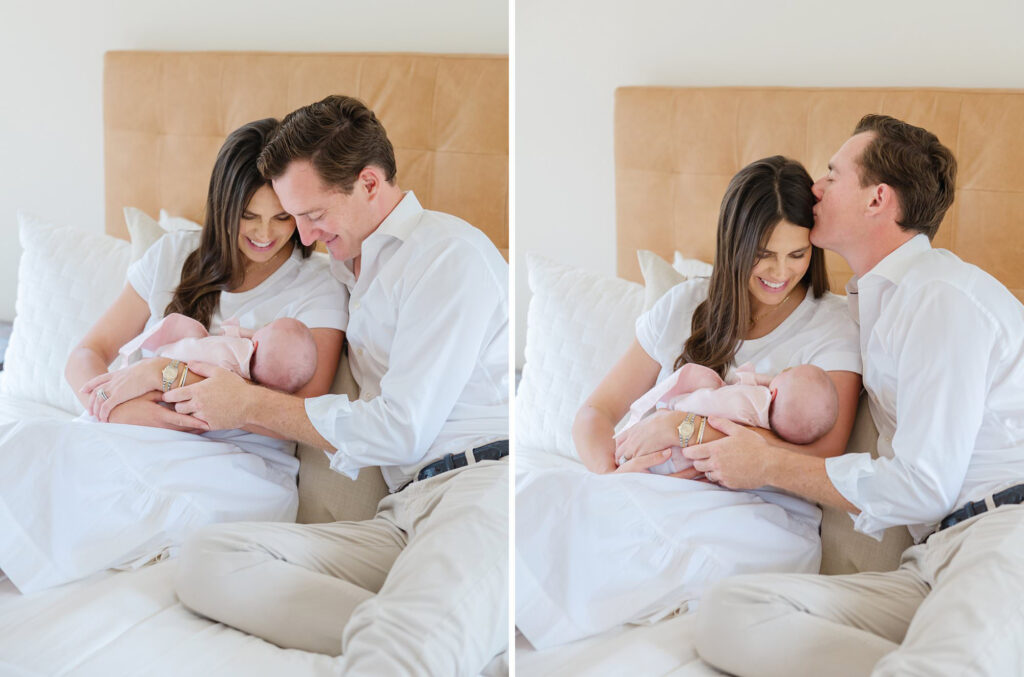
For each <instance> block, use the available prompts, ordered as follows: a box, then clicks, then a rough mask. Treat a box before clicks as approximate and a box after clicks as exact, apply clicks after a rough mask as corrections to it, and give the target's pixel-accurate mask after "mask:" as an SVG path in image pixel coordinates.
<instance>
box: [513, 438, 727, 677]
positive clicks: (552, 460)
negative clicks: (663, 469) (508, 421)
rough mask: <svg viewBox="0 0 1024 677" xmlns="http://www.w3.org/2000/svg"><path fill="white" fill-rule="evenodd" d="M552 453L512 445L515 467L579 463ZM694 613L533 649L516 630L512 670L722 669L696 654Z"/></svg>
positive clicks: (691, 672)
mask: <svg viewBox="0 0 1024 677" xmlns="http://www.w3.org/2000/svg"><path fill="white" fill-rule="evenodd" d="M578 464H579V462H578V461H574V460H570V459H567V458H564V457H562V456H558V455H556V454H552V453H548V452H545V451H543V450H540V449H534V448H530V447H525V448H524V447H518V446H517V447H516V473H517V474H518V473H520V472H524V471H543V470H545V469H551V468H564V467H568V466H576V465H578ZM694 621H695V616H694V614H692V613H691V614H685V615H680V616H673V617H670V618H666V619H664V620H662V621H659V622H658V623H655V624H653V625H623V626H620V627H618V628H615V629H613V630H609V631H608V632H605V633H602V634H600V635H596V636H594V637H589V638H587V639H583V640H580V641H578V642H571V643H569V644H563V645H562V646H556V647H552V648H550V649H545V650H544V651H537V650H535V649H534V648H533V647H532V646H531V645H530V643H529V642H528V641H526V639H525V638H524V637H523V636H522V635H520V634H519V633H518V632H517V633H516V640H515V641H516V643H515V652H516V674H520V675H530V676H531V677H542V676H545V675H567V674H571V675H574V676H580V677H604V676H606V675H607V676H608V677H612V676H616V677H617V676H618V675H624V674H640V675H645V676H646V675H651V676H652V677H654V676H660V675H673V676H674V677H683V676H685V677H697V676H707V675H721V674H723V673H721V672H719V671H717V670H715V669H714V668H712V667H710V666H708V664H707V663H705V662H704V661H702V660H701V659H700V658H698V657H697V653H696V651H695V650H694V648H693V639H692V637H693V624H694Z"/></svg>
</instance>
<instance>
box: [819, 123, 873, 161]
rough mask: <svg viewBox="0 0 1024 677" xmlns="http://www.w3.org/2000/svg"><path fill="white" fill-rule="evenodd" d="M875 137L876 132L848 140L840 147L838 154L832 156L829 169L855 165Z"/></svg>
mask: <svg viewBox="0 0 1024 677" xmlns="http://www.w3.org/2000/svg"><path fill="white" fill-rule="evenodd" d="M874 136H875V133H874V132H861V133H859V134H854V135H853V136H851V137H850V138H848V139H847V140H846V141H845V142H844V143H843V145H842V146H840V147H839V150H837V151H836V154H835V155H833V156H832V159H831V160H829V163H828V165H829V168H833V169H834V168H835V167H836V165H839V166H843V165H852V164H854V163H855V162H856V161H857V160H858V159H859V158H860V156H861V153H863V152H864V149H865V148H866V147H867V145H868V144H869V143H871V139H873V138H874Z"/></svg>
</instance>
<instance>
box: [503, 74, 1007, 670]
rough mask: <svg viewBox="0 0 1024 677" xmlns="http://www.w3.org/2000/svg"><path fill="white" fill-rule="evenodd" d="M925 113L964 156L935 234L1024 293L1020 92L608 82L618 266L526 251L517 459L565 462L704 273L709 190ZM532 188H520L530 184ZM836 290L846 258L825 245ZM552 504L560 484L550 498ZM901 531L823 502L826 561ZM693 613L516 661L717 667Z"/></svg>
mask: <svg viewBox="0 0 1024 677" xmlns="http://www.w3.org/2000/svg"><path fill="white" fill-rule="evenodd" d="M869 112H874V113H886V114H890V115H894V116H896V117H899V118H902V119H905V120H907V121H909V122H911V123H914V124H918V125H921V126H923V127H925V128H927V129H929V130H931V131H933V132H935V133H936V134H937V135H938V136H939V138H940V139H941V140H942V141H943V142H944V143H945V144H946V145H948V146H949V147H950V148H951V149H952V150H953V152H954V154H955V155H956V157H957V159H958V161H959V177H958V187H957V191H956V200H955V202H954V204H953V206H952V208H951V209H950V210H949V212H948V214H947V215H946V218H945V221H944V222H943V224H942V226H941V228H940V229H939V232H938V234H937V235H936V237H935V245H936V246H939V247H945V248H947V249H951V250H952V251H954V252H956V253H957V254H958V255H960V256H961V257H962V258H964V259H965V260H967V261H970V262H971V263H974V264H977V265H979V266H981V267H982V268H984V269H985V270H987V271H988V272H990V273H991V274H993V275H994V276H995V277H997V278H998V279H999V280H1000V281H1001V282H1002V283H1003V284H1005V285H1006V286H1007V287H1008V288H1009V289H1010V290H1011V291H1012V292H1013V293H1014V294H1015V295H1016V296H1017V297H1018V298H1021V299H1024V269H1022V268H1021V266H1020V261H1021V260H1024V235H1021V225H1022V224H1024V172H1021V170H1020V167H1021V166H1022V165H1024V92H1021V91H994V90H957V89H789V88H682V87H678V88H676V87H626V88H621V89H619V90H618V91H617V92H616V96H615V172H616V176H615V183H616V232H617V250H618V254H617V262H618V274H619V277H618V278H605V277H601V276H598V275H595V274H593V273H590V272H587V271H584V270H580V269H574V268H571V267H568V266H564V265H561V264H558V263H556V262H554V261H550V260H547V259H545V258H543V257H540V256H533V255H530V254H529V253H527V254H526V256H527V264H528V268H529V276H530V279H529V282H530V288H531V292H532V298H531V302H530V308H529V311H528V319H527V334H526V346H525V355H526V363H525V366H524V368H523V375H522V380H521V383H520V386H519V391H518V394H517V398H516V405H515V407H516V419H515V420H516V433H515V434H516V437H515V439H516V454H517V457H516V463H517V466H516V467H517V473H519V472H522V471H524V470H527V469H543V468H550V467H557V466H565V465H574V464H578V463H579V461H578V459H577V458H576V456H575V452H574V450H573V446H572V440H571V435H570V425H571V422H572V418H573V416H574V414H575V411H576V409H577V408H578V407H579V406H580V404H581V403H582V401H583V399H584V398H585V396H586V395H587V394H588V393H589V392H590V391H591V390H592V389H593V387H594V386H595V385H596V383H597V382H598V380H599V379H600V378H601V377H602V376H603V375H604V373H605V372H606V371H607V370H608V369H609V368H610V367H611V365H612V363H613V362H614V360H615V359H617V357H618V356H619V355H621V354H622V352H623V351H624V350H625V349H626V347H628V345H629V342H630V341H631V340H632V337H633V322H634V320H635V319H636V317H637V316H638V315H639V313H640V312H642V311H643V310H644V309H645V308H649V307H650V306H651V305H652V304H653V303H654V302H655V301H656V300H657V299H658V298H659V297H660V296H661V294H663V293H664V292H665V291H667V290H668V289H669V288H670V287H671V286H673V285H674V284H678V282H680V281H682V280H683V279H685V278H686V277H689V276H693V275H701V274H706V272H707V271H708V269H709V265H708V262H710V261H712V259H713V256H714V238H715V224H716V222H717V215H718V209H719V203H720V201H721V197H722V194H723V193H724V191H725V187H726V185H727V183H728V181H729V179H730V178H731V177H732V176H733V174H735V172H736V171H738V170H739V169H740V168H741V167H743V166H745V165H746V164H748V163H749V162H751V161H753V160H756V159H758V158H761V157H765V156H768V155H775V154H783V155H787V156H790V157H793V158H795V159H798V160H800V161H801V162H803V163H804V164H805V166H806V167H807V168H808V170H809V171H810V173H811V175H812V176H815V177H818V176H821V175H822V174H823V173H824V171H825V168H826V165H827V163H828V160H829V158H830V157H831V155H832V154H833V153H834V152H835V151H836V150H837V149H838V148H839V146H840V145H841V144H842V142H843V141H845V139H846V138H848V137H849V135H850V133H851V131H852V129H853V127H854V125H855V124H856V122H857V120H858V119H859V118H860V117H861V116H862V115H863V114H865V113H869ZM526 199H528V197H527V198H526ZM827 260H828V265H829V272H830V282H831V286H832V290H833V291H835V292H836V293H840V294H841V293H843V288H844V285H845V283H846V281H847V280H848V279H849V277H850V274H851V273H850V270H849V267H848V266H847V265H846V263H845V262H844V261H843V260H842V259H841V258H839V257H837V256H835V255H834V254H831V253H829V254H828V258H827ZM876 439H877V432H876V431H875V428H874V424H873V422H872V421H871V416H870V414H869V413H868V411H867V407H866V402H865V398H864V397H863V396H862V398H861V402H860V407H859V409H858V414H857V421H856V424H855V427H854V431H853V435H852V437H851V439H850V442H849V444H848V450H850V451H869V450H870V451H873V450H874V447H875V440H876ZM552 507H553V510H557V499H554V500H553V506H552ZM910 543H911V539H910V536H909V533H908V532H907V530H906V529H905V528H902V527H900V528H894V529H890V530H888V532H887V533H886V534H885V537H884V539H883V541H882V542H880V543H879V542H876V541H874V540H872V539H870V538H868V537H865V536H863V535H861V534H858V533H856V532H854V531H853V529H852V520H851V519H850V518H849V516H848V515H846V514H845V513H843V512H841V511H838V510H834V509H830V508H826V509H825V510H824V511H823V518H822V565H821V572H822V573H824V574H842V573H852V572H856V571H872V570H874V571H880V570H890V569H893V568H895V567H896V565H897V563H898V559H899V555H900V553H901V552H902V551H903V550H904V549H905V548H906V547H907V546H908V545H909V544H910ZM693 622H694V616H693V615H692V614H682V615H678V616H675V617H671V618H669V619H666V620H663V621H661V622H659V623H657V624H654V625H650V626H623V627H620V628H618V629H615V630H612V631H609V632H607V633H605V634H602V635H599V636H597V637H592V638H589V639H585V640H581V641H578V642H575V643H571V644H568V645H563V646H560V647H554V648H552V649H548V650H545V651H536V650H534V649H533V647H531V646H530V645H529V643H528V642H527V641H526V640H525V639H524V638H523V637H522V636H520V635H517V637H516V649H515V653H516V670H517V672H518V673H520V674H528V675H558V674H568V673H571V674H574V675H587V676H596V675H619V674H624V673H627V672H632V673H636V674H644V675H670V674H671V675H711V674H719V673H718V672H717V671H716V670H714V669H712V668H711V667H709V666H708V665H707V664H705V663H704V662H703V661H701V660H700V659H699V658H697V656H696V653H695V652H694V649H693V643H692V639H691V637H692V630H693Z"/></svg>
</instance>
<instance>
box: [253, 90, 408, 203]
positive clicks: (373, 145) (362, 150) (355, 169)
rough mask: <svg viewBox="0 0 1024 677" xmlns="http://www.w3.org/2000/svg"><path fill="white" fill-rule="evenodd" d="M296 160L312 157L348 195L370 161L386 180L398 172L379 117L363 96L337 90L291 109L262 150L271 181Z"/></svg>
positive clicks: (264, 170) (325, 175) (261, 165)
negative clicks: (345, 94) (364, 100)
mask: <svg viewBox="0 0 1024 677" xmlns="http://www.w3.org/2000/svg"><path fill="white" fill-rule="evenodd" d="M295 160H308V161H309V162H310V163H311V164H312V165H313V168H314V169H316V172H317V174H319V176H320V179H321V180H322V181H323V182H324V183H326V184H327V185H329V186H331V187H333V188H336V189H338V190H340V191H341V192H343V193H345V194H346V195H347V194H349V193H351V192H352V186H353V184H354V183H355V181H356V179H357V178H359V172H361V171H363V169H365V168H366V167H368V166H370V165H374V166H375V167H380V168H381V169H382V170H384V176H385V179H386V180H387V182H388V183H394V180H395V173H396V172H397V171H398V170H397V168H396V166H395V149H394V148H392V146H391V141H389V140H388V135H387V132H385V131H384V125H382V124H381V123H380V121H379V120H378V119H377V116H376V115H374V114H373V111H372V110H370V109H369V108H367V107H366V105H365V104H363V102H362V101H359V100H358V99H354V98H352V97H350V96H341V95H338V94H335V95H332V96H329V97H327V98H326V99H324V100H323V101H317V102H316V103H311V104H309V105H308V106H303V107H302V108H300V109H298V110H296V111H293V112H291V113H289V114H288V115H287V116H286V117H285V118H284V120H283V121H282V122H281V127H280V128H279V129H278V131H277V133H276V134H275V135H274V137H273V138H272V139H271V140H270V142H269V143H268V144H267V145H266V147H265V148H264V149H263V152H262V153H260V157H259V160H258V166H259V170H260V173H261V174H262V175H263V177H264V178H266V179H268V180H273V179H276V178H278V177H280V176H281V175H282V174H284V172H285V170H286V169H287V168H288V165H289V164H290V163H291V162H293V161H295Z"/></svg>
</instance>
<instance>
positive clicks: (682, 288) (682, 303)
mask: <svg viewBox="0 0 1024 677" xmlns="http://www.w3.org/2000/svg"><path fill="white" fill-rule="evenodd" d="M710 285H711V278H709V277H691V278H690V279H688V280H683V281H682V282H680V283H679V284H677V285H675V286H674V287H672V288H671V289H669V290H668V291H667V292H665V294H664V295H663V296H662V297H661V298H660V299H658V301H657V302H656V303H655V306H657V305H667V306H671V307H673V308H674V309H676V310H677V311H678V310H681V309H683V307H687V306H688V307H690V309H691V311H692V310H693V309H695V308H696V307H697V306H698V305H700V303H701V302H702V301H704V299H706V298H707V297H708V287H709V286H710Z"/></svg>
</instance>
